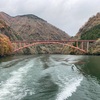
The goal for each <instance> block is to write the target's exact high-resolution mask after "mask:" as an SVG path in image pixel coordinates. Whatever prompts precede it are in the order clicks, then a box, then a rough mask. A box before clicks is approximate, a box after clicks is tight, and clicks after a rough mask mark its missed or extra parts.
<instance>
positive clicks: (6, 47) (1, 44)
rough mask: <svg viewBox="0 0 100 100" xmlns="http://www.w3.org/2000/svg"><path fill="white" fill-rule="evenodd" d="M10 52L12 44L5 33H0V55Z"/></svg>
mask: <svg viewBox="0 0 100 100" xmlns="http://www.w3.org/2000/svg"><path fill="white" fill-rule="evenodd" d="M11 53H12V44H11V42H10V40H9V38H8V37H7V36H6V35H2V34H0V56H5V55H10V54H11Z"/></svg>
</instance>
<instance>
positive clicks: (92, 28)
mask: <svg viewBox="0 0 100 100" xmlns="http://www.w3.org/2000/svg"><path fill="white" fill-rule="evenodd" d="M76 37H77V38H79V39H98V38H100V13H97V14H96V16H93V17H91V18H89V20H88V22H86V24H85V25H84V26H83V27H82V28H80V29H79V32H78V33H77V35H76Z"/></svg>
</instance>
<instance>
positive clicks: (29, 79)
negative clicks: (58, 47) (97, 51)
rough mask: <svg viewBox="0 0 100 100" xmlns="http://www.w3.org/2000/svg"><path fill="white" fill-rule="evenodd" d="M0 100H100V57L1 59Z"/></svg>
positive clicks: (62, 56)
mask: <svg viewBox="0 0 100 100" xmlns="http://www.w3.org/2000/svg"><path fill="white" fill-rule="evenodd" d="M0 100H100V56H75V55H37V56H17V57H7V58H4V59H0Z"/></svg>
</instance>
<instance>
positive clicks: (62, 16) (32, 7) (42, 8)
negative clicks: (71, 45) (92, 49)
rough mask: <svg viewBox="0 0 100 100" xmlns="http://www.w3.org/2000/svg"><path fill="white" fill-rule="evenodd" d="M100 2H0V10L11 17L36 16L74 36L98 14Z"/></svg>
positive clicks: (45, 0) (54, 0) (4, 0)
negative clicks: (90, 18) (89, 19)
mask: <svg viewBox="0 0 100 100" xmlns="http://www.w3.org/2000/svg"><path fill="white" fill-rule="evenodd" d="M99 4H100V0H95V1H94V0H0V10H1V11H4V12H6V13H8V14H10V15H12V16H16V15H22V14H30V13H31V14H34V15H37V16H39V17H41V18H43V19H45V20H47V21H48V22H49V23H51V24H53V25H55V26H57V27H58V28H60V29H62V30H64V31H65V32H66V33H68V34H69V35H75V34H76V33H77V31H78V30H79V28H80V27H81V26H82V25H83V24H84V23H85V22H86V21H87V20H88V18H89V17H91V16H93V15H95V14H96V13H97V12H100V6H99Z"/></svg>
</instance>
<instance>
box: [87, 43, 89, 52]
mask: <svg viewBox="0 0 100 100" xmlns="http://www.w3.org/2000/svg"><path fill="white" fill-rule="evenodd" d="M88 51H89V42H87V52H88Z"/></svg>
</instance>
